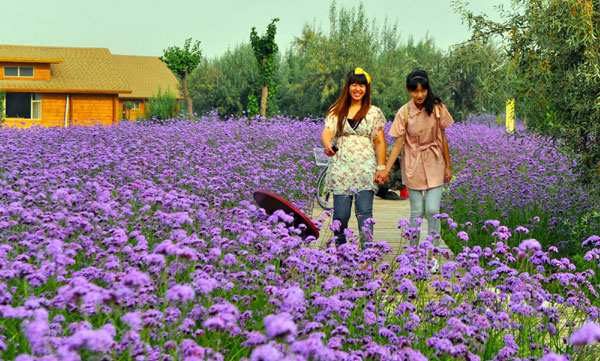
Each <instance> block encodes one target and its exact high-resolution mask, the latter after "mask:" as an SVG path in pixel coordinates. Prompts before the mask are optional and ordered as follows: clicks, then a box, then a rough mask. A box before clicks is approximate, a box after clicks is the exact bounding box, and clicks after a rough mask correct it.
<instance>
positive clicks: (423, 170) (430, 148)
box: [388, 100, 454, 190]
mask: <svg viewBox="0 0 600 361" xmlns="http://www.w3.org/2000/svg"><path fill="white" fill-rule="evenodd" d="M405 106H406V105H404V106H402V107H401V108H400V109H399V110H398V113H396V117H395V118H394V123H392V127H391V128H390V130H389V132H388V134H389V135H391V136H392V137H396V138H398V137H401V136H403V135H405V134H406V133H407V130H406V129H405V127H404V107H405ZM438 107H439V110H440V120H439V124H440V127H441V128H442V129H446V128H447V127H449V126H450V125H452V124H454V119H452V116H451V115H450V113H449V112H448V109H446V106H445V105H444V104H441V105H438ZM407 128H408V134H407V136H406V137H405V139H404V155H403V156H402V180H403V181H404V184H406V186H407V187H408V188H410V189H415V190H423V189H430V188H435V187H438V186H441V185H442V184H444V170H445V168H446V161H445V160H444V153H443V151H442V146H443V145H442V144H443V143H442V132H441V130H439V129H437V119H436V116H435V110H434V111H432V112H431V115H427V111H426V110H425V108H423V109H421V110H419V108H417V105H416V104H415V102H414V101H413V100H411V101H410V102H409V103H408V126H407Z"/></svg>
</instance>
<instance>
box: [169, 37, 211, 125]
mask: <svg viewBox="0 0 600 361" xmlns="http://www.w3.org/2000/svg"><path fill="white" fill-rule="evenodd" d="M160 60H162V61H163V62H164V63H165V64H167V67H168V68H169V69H170V70H171V71H172V72H173V73H174V74H175V75H176V76H177V77H178V78H179V79H181V85H182V88H183V97H184V98H185V102H186V103H187V108H188V114H189V116H190V118H191V117H193V114H194V110H193V105H192V99H191V97H190V95H189V92H188V86H187V75H188V74H190V73H192V71H194V69H196V67H197V66H198V64H199V63H200V61H201V60H202V52H201V51H200V42H199V41H196V42H195V43H194V45H193V46H192V39H191V38H188V39H186V40H185V43H184V45H183V48H179V47H176V46H170V47H168V48H167V49H165V50H164V51H163V56H161V57H160Z"/></svg>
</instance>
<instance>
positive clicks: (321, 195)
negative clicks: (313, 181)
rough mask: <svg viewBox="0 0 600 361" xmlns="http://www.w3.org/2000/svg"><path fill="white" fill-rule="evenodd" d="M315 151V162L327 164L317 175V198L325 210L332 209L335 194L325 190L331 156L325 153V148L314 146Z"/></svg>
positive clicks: (319, 164)
mask: <svg viewBox="0 0 600 361" xmlns="http://www.w3.org/2000/svg"><path fill="white" fill-rule="evenodd" d="M313 153H314V156H315V163H317V165H318V166H321V167H322V166H325V168H323V170H322V171H321V172H320V173H319V176H318V177H317V191H316V194H315V198H316V200H317V203H319V206H321V208H323V209H324V210H330V209H332V208H333V195H332V194H331V192H329V191H326V190H325V178H326V177H327V169H329V162H330V158H329V157H328V156H327V155H326V154H325V148H314V149H313ZM330 199H331V201H330Z"/></svg>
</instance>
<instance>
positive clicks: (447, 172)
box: [444, 167, 452, 183]
mask: <svg viewBox="0 0 600 361" xmlns="http://www.w3.org/2000/svg"><path fill="white" fill-rule="evenodd" d="M451 179H452V170H451V169H450V167H446V168H445V169H444V183H450V180H451Z"/></svg>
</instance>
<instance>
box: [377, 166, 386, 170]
mask: <svg viewBox="0 0 600 361" xmlns="http://www.w3.org/2000/svg"><path fill="white" fill-rule="evenodd" d="M376 169H377V170H385V165H378V166H377V168H376Z"/></svg>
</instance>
